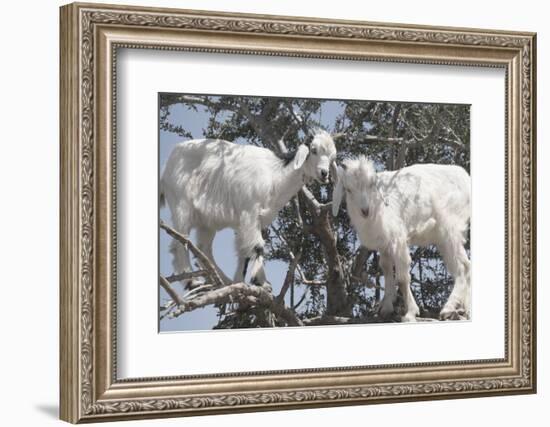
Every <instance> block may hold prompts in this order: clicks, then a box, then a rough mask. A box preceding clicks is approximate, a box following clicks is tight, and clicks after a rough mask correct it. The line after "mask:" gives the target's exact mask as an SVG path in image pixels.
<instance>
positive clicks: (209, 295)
mask: <svg viewBox="0 0 550 427" xmlns="http://www.w3.org/2000/svg"><path fill="white" fill-rule="evenodd" d="M180 301H181V300H180ZM235 301H237V302H243V303H246V304H253V305H259V306H262V307H265V308H267V309H268V310H270V311H271V312H272V313H273V314H275V315H277V316H278V317H280V318H281V319H283V320H284V321H285V322H287V324H288V325H289V326H303V323H302V321H301V320H300V319H299V318H298V317H297V316H296V314H295V313H294V312H293V311H292V310H290V309H289V308H287V307H285V305H284V304H280V303H279V302H277V301H276V300H275V298H273V295H272V294H271V292H270V291H268V290H267V289H265V288H264V287H262V286H256V285H248V284H246V283H233V284H231V285H228V286H225V287H223V288H218V289H214V290H212V291H209V292H205V293H203V294H200V295H198V296H196V297H194V298H191V299H186V300H183V301H181V304H179V306H178V309H177V310H175V311H174V313H173V316H174V317H177V316H179V315H180V314H183V313H185V312H189V311H193V310H196V309H197V308H201V307H205V306H207V305H211V304H225V303H229V302H235Z"/></svg>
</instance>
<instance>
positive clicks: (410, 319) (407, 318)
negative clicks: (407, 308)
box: [401, 314, 416, 323]
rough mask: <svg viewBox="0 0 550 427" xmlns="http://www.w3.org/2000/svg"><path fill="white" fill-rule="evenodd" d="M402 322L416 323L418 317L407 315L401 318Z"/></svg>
mask: <svg viewBox="0 0 550 427" xmlns="http://www.w3.org/2000/svg"><path fill="white" fill-rule="evenodd" d="M401 322H404V323H405V322H416V316H415V315H414V314H406V315H405V316H403V317H401Z"/></svg>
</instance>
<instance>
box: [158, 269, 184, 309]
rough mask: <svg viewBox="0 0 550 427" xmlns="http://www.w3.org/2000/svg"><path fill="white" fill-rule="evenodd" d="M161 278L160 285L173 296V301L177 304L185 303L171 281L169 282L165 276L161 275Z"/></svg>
mask: <svg viewBox="0 0 550 427" xmlns="http://www.w3.org/2000/svg"><path fill="white" fill-rule="evenodd" d="M159 280H160V286H162V288H163V289H164V290H165V291H166V293H167V294H168V295H170V298H172V301H174V303H176V304H177V305H181V304H183V301H182V299H181V298H180V296H179V295H178V294H177V293H176V291H174V290H173V289H172V286H170V283H169V282H168V280H166V279H165V278H164V277H163V276H160V277H159Z"/></svg>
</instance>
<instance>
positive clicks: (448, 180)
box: [332, 156, 471, 321]
mask: <svg viewBox="0 0 550 427" xmlns="http://www.w3.org/2000/svg"><path fill="white" fill-rule="evenodd" d="M470 187H471V184H470V176H469V175H468V173H467V172H466V171H465V170H464V169H463V168H461V167H460V166H452V165H436V164H417V165H412V166H409V167H405V168H402V169H400V170H398V171H392V172H379V173H377V172H376V170H375V169H374V165H373V163H372V161H370V160H368V159H367V158H366V157H364V156H361V157H359V158H358V159H354V160H347V161H345V162H344V163H343V164H342V166H341V167H338V172H337V185H336V188H335V190H334V195H333V206H332V211H333V215H335V216H336V215H337V213H338V209H339V206H340V202H341V200H342V197H343V194H344V191H345V195H346V203H347V210H348V214H349V217H350V219H351V223H352V225H353V227H354V228H355V230H356V231H357V234H358V236H359V239H360V241H361V244H362V245H363V246H365V247H367V248H369V249H371V250H377V251H380V267H381V268H382V272H383V273H384V282H385V292H384V298H383V299H382V303H381V306H380V315H381V316H382V317H388V316H389V315H391V314H392V313H393V310H394V307H393V305H394V302H395V299H396V296H397V289H396V285H397V284H399V288H400V290H401V293H402V294H403V298H404V302H405V310H406V313H405V315H404V317H403V320H404V321H415V320H416V316H417V315H418V314H419V309H418V306H417V305H416V302H415V300H414V297H413V295H412V292H411V289H410V280H411V279H410V265H411V257H410V254H409V246H410V245H416V246H428V245H436V246H437V247H438V249H439V251H440V252H441V255H442V257H443V261H444V262H445V265H446V267H447V269H448V271H449V272H450V274H451V275H452V276H453V278H454V280H455V283H454V287H453V291H452V293H451V295H450V296H449V299H448V301H447V302H446V304H445V306H444V307H443V309H442V310H441V313H440V317H441V318H442V319H457V318H459V316H460V315H465V316H466V317H468V318H469V316H470V260H469V259H468V255H467V253H466V250H465V249H464V242H465V240H464V235H465V232H466V230H467V228H468V223H469V220H470V192H471V189H470ZM394 269H395V270H394Z"/></svg>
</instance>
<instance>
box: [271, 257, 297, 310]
mask: <svg viewBox="0 0 550 427" xmlns="http://www.w3.org/2000/svg"><path fill="white" fill-rule="evenodd" d="M290 257H291V262H290V265H289V267H288V270H287V272H286V277H285V281H284V282H283V286H282V287H281V292H280V293H279V295H277V297H276V298H275V300H276V301H277V302H278V303H282V302H283V301H284V298H285V295H286V293H287V291H288V288H289V287H290V285H291V284H292V282H293V281H294V273H295V271H296V267H298V263H299V262H300V259H301V258H302V251H301V250H299V251H298V253H296V255H294V254H293V253H292V251H290Z"/></svg>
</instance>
